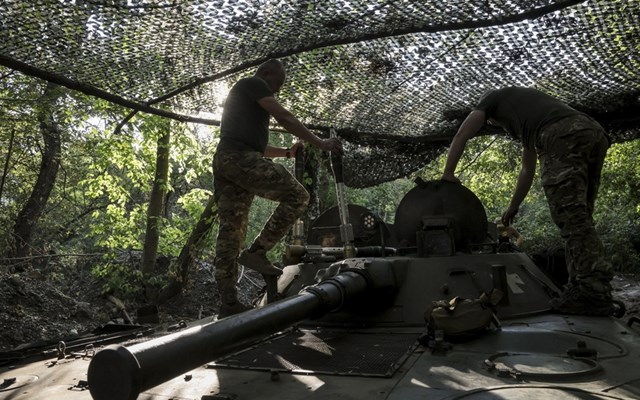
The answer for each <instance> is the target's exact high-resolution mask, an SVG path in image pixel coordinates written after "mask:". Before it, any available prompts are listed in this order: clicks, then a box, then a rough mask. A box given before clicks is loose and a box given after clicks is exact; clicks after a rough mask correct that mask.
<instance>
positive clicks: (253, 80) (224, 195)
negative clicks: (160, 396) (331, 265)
mask: <svg viewBox="0 0 640 400" xmlns="http://www.w3.org/2000/svg"><path fill="white" fill-rule="evenodd" d="M285 77H286V74H285V70H284V67H283V65H282V63H281V62H280V61H279V60H275V59H271V60H269V61H266V62H265V63H263V64H262V65H260V66H259V67H258V69H257V71H256V73H255V74H254V75H253V76H252V77H249V78H243V79H240V80H239V81H238V82H236V84H235V85H233V87H232V88H231V91H230V92H229V96H228V97H227V99H226V101H225V104H224V110H223V113H222V121H221V125H220V131H221V138H220V143H219V144H218V148H217V150H216V154H215V156H214V160H213V176H214V198H215V201H216V204H217V206H218V219H219V230H218V236H217V238H216V257H215V261H214V263H215V267H216V272H215V275H216V280H217V282H218V287H219V288H220V291H221V294H222V305H221V307H220V313H219V317H220V318H224V317H226V316H229V315H233V314H236V313H239V312H242V311H245V310H247V309H249V308H250V307H249V306H247V305H244V304H242V303H241V302H240V301H239V300H238V294H237V288H236V281H237V275H238V267H237V263H238V262H239V263H240V264H242V265H244V266H246V267H248V268H251V269H254V270H256V271H258V272H260V273H262V274H264V275H279V274H281V273H282V270H280V269H279V268H277V267H275V266H274V265H273V264H271V262H270V261H269V259H268V258H267V256H266V253H267V251H269V250H270V249H271V248H273V247H274V246H275V245H276V243H277V242H278V241H279V240H280V239H282V237H283V236H284V235H285V234H286V233H287V232H288V231H289V229H291V226H292V225H293V223H294V222H295V220H296V219H297V218H298V217H299V216H300V215H301V214H302V212H303V211H304V209H305V208H306V206H307V204H308V202H309V194H308V193H307V191H306V190H305V189H304V187H303V186H302V185H301V184H300V183H299V182H298V181H297V180H296V179H295V178H294V177H293V176H292V175H291V174H290V173H289V171H287V170H286V169H285V168H284V167H283V166H282V165H279V164H276V163H274V162H272V161H271V160H270V159H268V158H265V157H291V155H292V154H295V152H296V151H297V149H298V147H299V146H301V144H300V143H299V142H298V143H296V144H295V145H294V146H293V147H292V148H290V149H289V148H278V147H273V146H270V145H269V144H268V141H269V119H270V116H273V117H274V118H275V120H276V121H277V122H278V123H279V124H280V125H281V126H283V127H284V128H285V129H286V130H287V131H289V132H290V133H292V134H293V135H295V136H297V137H299V138H300V139H302V140H304V141H307V142H309V143H311V144H312V145H314V146H316V147H318V148H320V149H322V150H325V151H335V152H342V144H341V143H340V141H339V140H337V139H321V138H319V137H318V136H316V135H314V134H313V133H311V132H310V131H309V130H308V129H307V128H306V127H305V126H304V125H303V124H302V123H301V122H300V121H299V120H298V119H297V118H296V117H295V116H294V115H293V114H292V113H291V112H289V111H288V110H287V109H285V108H284V107H282V105H280V103H279V102H278V100H276V98H275V97H274V94H275V93H277V92H278V90H280V87H281V86H282V85H283V83H284V81H285ZM256 195H257V196H260V197H264V198H267V199H269V200H273V201H277V202H279V203H280V204H279V205H278V207H277V208H276V209H275V211H274V212H273V214H272V215H271V216H270V217H269V220H268V221H267V222H266V224H265V225H264V227H263V229H262V231H261V232H260V234H259V235H258V237H256V238H255V239H254V241H253V244H252V245H251V246H250V247H249V248H248V249H245V250H244V251H243V252H242V254H240V256H239V257H238V253H239V252H240V249H241V246H242V245H243V244H244V241H245V238H246V235H247V223H248V214H249V208H250V207H251V203H252V201H253V197H254V196H256Z"/></svg>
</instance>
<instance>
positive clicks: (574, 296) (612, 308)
mask: <svg viewBox="0 0 640 400" xmlns="http://www.w3.org/2000/svg"><path fill="white" fill-rule="evenodd" d="M549 305H550V306H551V308H553V309H554V310H556V311H558V312H561V313H564V314H577V315H601V316H604V315H614V316H617V314H619V312H620V305H619V302H616V301H614V300H613V298H612V297H611V293H610V292H597V291H595V290H593V288H591V287H587V286H585V285H582V284H580V283H577V284H571V285H569V286H568V287H567V288H566V289H565V290H564V291H563V292H562V294H561V295H560V297H556V298H553V299H551V301H549Z"/></svg>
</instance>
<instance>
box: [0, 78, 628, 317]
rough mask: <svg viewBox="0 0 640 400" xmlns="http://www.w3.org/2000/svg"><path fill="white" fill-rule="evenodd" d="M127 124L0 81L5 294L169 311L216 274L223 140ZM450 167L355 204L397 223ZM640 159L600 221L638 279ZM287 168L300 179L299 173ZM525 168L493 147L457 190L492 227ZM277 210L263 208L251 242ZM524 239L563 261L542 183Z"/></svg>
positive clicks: (482, 152)
mask: <svg viewBox="0 0 640 400" xmlns="http://www.w3.org/2000/svg"><path fill="white" fill-rule="evenodd" d="M223 100H224V99H221V100H220V101H223ZM128 113H129V110H127V109H124V108H121V107H119V106H117V105H114V104H111V103H108V102H105V101H103V100H99V99H96V98H91V97H87V96H85V95H82V94H79V93H77V92H73V91H69V90H67V89H64V88H61V87H58V86H55V85H52V84H47V83H46V82H43V81H40V80H37V79H34V78H31V77H26V76H23V75H21V74H20V73H17V72H14V71H11V70H8V69H0V120H1V121H2V122H1V124H0V157H1V163H0V168H2V170H1V175H0V235H1V236H0V237H1V240H0V278H1V279H0V280H5V281H11V282H19V281H20V280H21V279H23V278H24V279H26V277H27V276H28V277H30V278H33V277H37V279H39V280H41V281H46V282H51V283H54V284H55V283H58V284H60V285H61V282H64V281H65V280H69V279H77V277H78V276H84V277H88V278H89V279H91V280H92V282H95V284H96V286H95V287H96V288H98V289H97V290H98V291H99V295H101V296H113V297H115V298H118V299H122V300H123V301H124V302H135V303H137V304H141V303H144V302H151V301H155V300H154V299H158V298H160V299H162V301H163V302H171V301H172V298H173V297H174V296H177V295H178V294H180V293H181V292H182V291H184V290H185V288H187V282H189V279H193V278H194V275H195V274H194V272H193V271H195V270H197V269H198V268H203V265H204V266H206V268H208V270H209V271H211V270H212V268H214V266H212V261H213V257H214V246H213V243H214V240H215V236H216V232H217V222H216V210H215V206H214V205H213V202H212V197H211V196H212V189H213V179H212V171H211V161H212V157H213V153H214V151H215V148H216V144H217V141H218V137H219V131H218V129H217V128H216V127H209V126H202V125H191V124H185V123H180V122H176V121H169V120H167V119H163V118H161V117H158V116H154V115H145V114H138V115H137V116H135V117H134V118H133V119H130V120H129V121H128V122H127V123H126V124H121V121H123V120H124V119H125V117H126V116H127V114H128ZM292 141H293V138H292V136H291V135H288V134H286V133H277V132H276V133H273V134H272V144H274V145H281V146H289V145H290V144H291V143H292ZM307 152H308V154H309V157H308V159H309V160H312V161H313V162H315V163H316V164H317V171H318V174H317V176H315V177H314V178H313V179H315V180H316V181H317V182H316V183H317V188H318V192H317V193H316V200H317V201H316V203H317V204H316V205H315V207H312V208H310V211H309V213H308V215H307V216H306V218H307V220H310V219H313V218H314V217H316V216H317V215H318V213H319V212H321V211H323V210H326V209H327V208H329V207H331V206H333V205H335V192H334V190H335V189H334V185H333V180H332V178H331V176H330V174H329V172H328V170H327V168H326V156H325V155H323V154H322V153H319V152H317V151H315V150H313V149H311V148H307ZM444 156H445V155H444V153H443V154H442V155H441V156H440V157H439V158H438V159H437V160H436V161H435V162H432V163H430V164H429V165H426V166H425V167H424V168H423V169H422V170H420V171H418V172H416V173H414V174H413V175H412V176H407V177H406V178H404V179H398V180H394V181H391V182H386V183H383V184H380V185H378V186H375V187H369V188H365V189H351V188H347V198H348V200H349V202H350V203H354V204H358V205H361V206H364V207H366V208H368V209H369V210H372V211H374V212H376V213H377V214H378V215H379V216H380V217H381V218H382V219H383V220H384V221H386V222H389V223H393V218H394V214H395V209H396V207H397V205H398V203H399V202H400V200H401V199H402V197H403V196H404V194H406V193H407V192H408V191H409V190H410V189H411V188H412V187H413V186H414V179H415V178H417V177H421V178H422V179H424V180H434V179H439V177H440V175H441V172H442V169H443V163H444ZM639 159H640V141H638V140H635V141H629V142H625V143H615V144H613V145H612V147H611V148H610V150H609V152H608V154H607V158H606V162H605V165H604V169H603V174H602V183H601V187H600V191H599V196H598V200H597V203H596V210H595V215H594V217H595V220H596V224H597V225H596V227H597V230H598V232H599V234H600V235H601V238H602V240H603V242H604V245H605V249H606V254H607V256H608V257H610V260H611V262H612V263H613V265H614V268H615V269H616V271H617V272H618V273H621V274H627V275H635V274H636V273H637V272H639V271H640V163H638V160H639ZM277 162H282V163H284V164H285V165H286V166H287V167H288V168H290V169H291V170H293V161H292V160H286V159H283V160H278V161H277ZM519 162H520V145H519V144H518V143H514V142H512V141H510V140H508V139H506V138H504V137H500V136H483V137H478V138H476V139H474V140H472V141H471V142H470V144H469V148H468V151H467V152H466V153H465V155H464V156H463V159H462V160H461V162H460V164H459V169H458V171H457V173H458V176H459V177H460V179H461V181H462V183H463V184H464V185H465V186H466V187H468V188H469V189H471V190H472V191H473V192H474V193H475V194H476V195H477V196H478V197H479V198H480V200H481V201H482V202H483V204H484V206H485V208H486V211H487V216H488V219H489V220H490V221H493V220H495V219H496V218H498V217H499V216H500V214H501V213H502V211H503V210H504V209H505V208H506V206H507V205H508V202H509V200H510V197H511V193H512V190H513V188H514V185H515V181H516V176H517V173H518V171H519ZM305 179H306V180H308V179H311V177H309V176H305ZM274 207H275V204H274V203H272V202H270V201H266V200H263V199H259V198H257V199H256V200H255V201H254V204H253V206H252V211H251V215H250V225H249V233H248V235H247V240H248V241H250V240H251V239H253V237H255V235H256V234H257V233H258V229H260V227H261V226H262V224H263V223H264V221H266V219H267V218H268V216H269V215H270V213H271V212H272V210H273V209H274ZM515 227H516V228H517V229H518V230H519V231H520V233H521V234H522V235H523V237H524V238H525V241H524V244H523V246H522V250H524V251H525V252H527V253H530V254H533V253H541V252H545V251H547V252H548V251H553V250H554V249H560V248H562V242H561V239H560V237H559V232H558V229H557V228H556V227H555V225H553V223H552V222H551V218H550V214H549V210H548V206H547V203H546V201H545V198H544V194H543V192H542V189H541V186H540V182H539V179H536V180H535V181H534V186H533V188H532V190H531V192H530V194H529V195H528V197H527V199H526V200H525V202H524V204H523V206H522V207H521V209H520V214H519V216H518V218H517V219H516V222H515ZM282 252H283V246H282V243H281V244H280V245H279V246H277V247H276V248H275V249H274V250H272V252H271V254H270V258H271V259H272V260H279V259H281V258H282ZM196 279H197V278H196ZM6 306H7V305H6V304H5V305H2V307H6ZM212 306H213V305H212ZM16 312H17V314H16V318H18V316H19V311H16Z"/></svg>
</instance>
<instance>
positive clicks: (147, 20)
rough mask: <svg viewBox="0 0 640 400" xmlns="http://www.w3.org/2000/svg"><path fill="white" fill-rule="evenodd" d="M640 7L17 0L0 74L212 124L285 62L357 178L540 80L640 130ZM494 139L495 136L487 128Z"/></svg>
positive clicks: (292, 94)
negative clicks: (254, 78)
mask: <svg viewBox="0 0 640 400" xmlns="http://www.w3.org/2000/svg"><path fill="white" fill-rule="evenodd" d="M639 16H640V2H638V1H628V0H587V1H584V0H581V1H578V0H504V1H486V0H447V1H432V0H385V1H380V0H328V1H316V0H295V1H280V0H211V1H205V0H5V1H3V2H2V3H0V65H4V66H6V67H9V68H12V69H16V70H19V71H22V72H23V73H26V74H29V75H33V76H37V77H40V78H44V79H47V80H49V81H52V82H54V83H59V84H62V85H64V86H67V87H70V88H73V89H77V90H80V91H82V92H85V93H88V94H92V95H95V96H98V97H102V98H105V99H107V100H110V101H112V102H114V103H117V104H121V105H125V106H127V107H130V108H132V109H134V110H140V111H146V112H151V113H157V114H161V115H164V116H167V117H171V118H176V119H179V120H184V121H196V122H203V123H210V124H215V123H216V121H215V120H211V119H204V118H201V117H199V116H198V113H199V112H200V111H207V112H212V113H214V114H215V113H216V112H218V111H219V109H220V107H221V102H220V100H219V99H218V97H219V96H218V94H219V91H220V90H222V91H224V90H225V88H226V87H227V85H228V84H229V83H230V82H233V81H235V80H236V79H238V77H239V76H242V75H245V74H249V73H252V72H253V70H254V68H255V67H256V66H257V65H259V64H260V63H261V62H263V61H265V60H266V59H268V58H271V57H278V58H281V59H282V60H283V61H284V62H285V63H286V65H287V70H288V76H289V77H288V80H287V83H286V85H285V86H284V87H283V89H282V90H281V93H280V99H281V101H282V102H283V103H284V104H285V105H286V106H287V107H289V108H290V109H291V110H292V111H293V112H294V113H296V115H298V116H299V117H300V118H301V119H302V120H303V122H305V123H306V124H308V125H309V126H310V127H312V128H315V129H318V130H321V131H324V132H325V133H323V134H327V133H328V130H329V129H330V128H335V129H336V131H337V132H338V135H339V136H340V137H341V138H343V140H344V141H345V148H346V154H347V156H346V159H345V168H346V171H347V172H348V173H347V174H346V176H347V177H348V181H347V183H348V184H349V185H351V186H359V187H363V186H369V185H373V184H376V183H380V182H384V181H388V180H391V179H394V178H397V177H401V176H406V175H407V174H408V173H410V172H413V171H415V170H417V169H419V168H420V167H422V166H424V165H425V164H426V163H427V162H429V161H430V160H432V159H433V158H434V157H436V156H437V155H438V154H440V153H441V152H442V151H443V150H444V149H445V148H446V147H447V146H448V144H449V142H450V140H451V137H452V136H453V134H455V131H456V129H457V127H458V125H459V124H460V122H461V120H462V118H463V117H464V116H465V115H466V113H467V112H468V111H469V110H470V109H471V107H473V105H474V104H475V102H476V101H477V100H478V98H479V97H480V96H481V94H482V93H483V92H485V91H486V90H488V89H492V88H497V87H502V86H508V85H521V86H527V87H535V88H538V89H540V90H542V91H545V92H547V93H550V94H552V95H555V96H557V97H559V98H560V99H562V100H564V101H566V102H567V103H569V104H570V105H572V106H573V107H575V108H577V109H579V110H581V111H585V112H587V113H589V114H590V115H592V116H594V117H595V118H596V119H598V120H599V121H601V123H602V124H603V125H604V126H605V128H607V129H608V130H609V132H610V134H611V136H612V137H613V138H614V140H615V141H619V142H620V141H626V140H632V139H635V138H638V137H639V136H640V128H639V126H640V124H639V122H640V117H638V116H639V115H640V104H639V100H638V96H639V94H640V72H639V71H640V57H639V52H640V41H639V40H638V38H639V33H640V17H639ZM485 133H489V132H485Z"/></svg>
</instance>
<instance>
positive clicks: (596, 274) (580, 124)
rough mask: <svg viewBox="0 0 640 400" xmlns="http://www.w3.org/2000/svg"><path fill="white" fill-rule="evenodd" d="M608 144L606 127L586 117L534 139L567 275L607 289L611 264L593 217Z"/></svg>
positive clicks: (557, 125)
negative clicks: (562, 241)
mask: <svg viewBox="0 0 640 400" xmlns="http://www.w3.org/2000/svg"><path fill="white" fill-rule="evenodd" d="M608 148H609V141H608V139H607V137H606V135H605V133H604V130H603V129H602V127H601V126H600V125H599V124H598V123H597V122H595V121H593V120H592V119H591V118H589V117H587V116H575V117H568V118H564V119H562V120H560V121H558V122H556V123H554V124H552V125H550V126H548V127H546V128H545V129H544V130H543V131H542V132H540V134H539V135H538V138H537V141H536V151H537V152H538V158H539V160H540V175H541V181H542V185H543V187H544V192H545V195H546V197H547V200H548V202H549V209H550V211H551V217H552V219H553V221H554V223H555V224H556V225H557V226H558V228H560V233H561V235H562V238H563V239H564V240H565V255H566V259H567V268H568V272H569V277H570V279H571V280H574V281H577V282H580V283H581V284H584V285H586V286H589V287H591V288H592V289H594V290H595V291H605V292H606V291H609V290H610V286H609V284H608V282H609V280H611V277H612V276H613V271H612V265H611V263H610V262H608V261H606V260H605V258H604V250H603V246H602V242H601V240H600V238H599V236H598V234H597V233H596V230H595V226H594V222H593V217H592V215H593V207H594V204H595V200H596V195H597V193H598V187H599V185H600V173H601V170H602V165H603V163H604V159H605V156H606V153H607V149H608Z"/></svg>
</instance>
